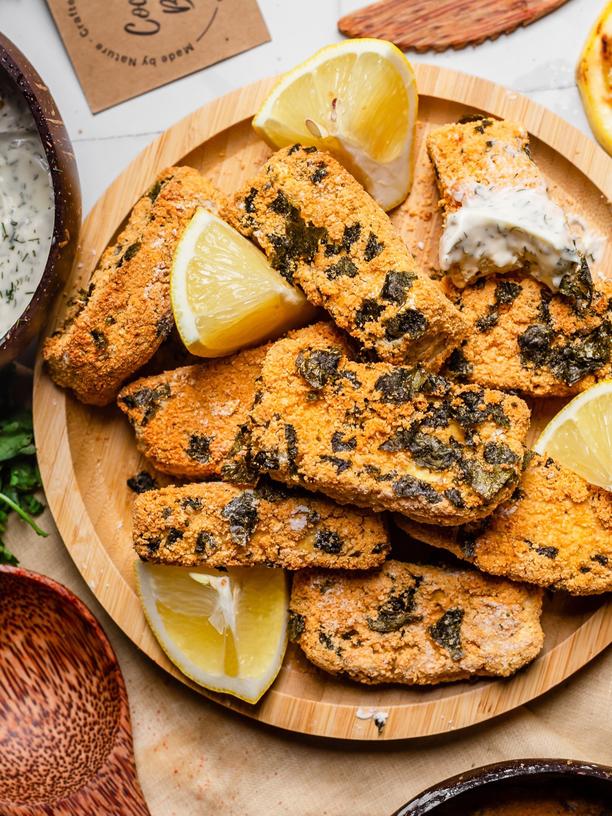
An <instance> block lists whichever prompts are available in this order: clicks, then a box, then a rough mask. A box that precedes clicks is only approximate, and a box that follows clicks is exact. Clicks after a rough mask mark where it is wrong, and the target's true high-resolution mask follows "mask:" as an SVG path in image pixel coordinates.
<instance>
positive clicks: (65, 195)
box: [0, 34, 81, 366]
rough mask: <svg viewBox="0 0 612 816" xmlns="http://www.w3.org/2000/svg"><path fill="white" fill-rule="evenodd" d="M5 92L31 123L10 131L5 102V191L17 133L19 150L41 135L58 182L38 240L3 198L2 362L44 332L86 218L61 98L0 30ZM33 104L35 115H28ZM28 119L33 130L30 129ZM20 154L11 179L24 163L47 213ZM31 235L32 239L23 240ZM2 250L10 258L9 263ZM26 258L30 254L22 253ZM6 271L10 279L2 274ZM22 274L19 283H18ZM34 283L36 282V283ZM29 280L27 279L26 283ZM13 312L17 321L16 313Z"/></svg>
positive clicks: (28, 198) (31, 191)
mask: <svg viewBox="0 0 612 816" xmlns="http://www.w3.org/2000/svg"><path fill="white" fill-rule="evenodd" d="M0 91H1V92H2V96H3V98H5V93H4V92H5V91H6V94H8V97H11V98H13V99H14V100H16V106H17V107H18V108H19V110H20V111H21V113H23V119H21V120H20V125H23V128H24V129H21V127H20V128H18V129H16V130H17V132H16V133H12V132H11V131H9V132H8V133H7V129H6V128H7V127H10V124H12V122H10V116H11V112H10V111H8V112H7V110H6V107H7V106H6V105H5V106H3V107H4V113H5V121H4V124H5V127H3V128H2V132H0V141H2V145H0V148H1V149H2V150H4V151H5V153H4V156H0V162H1V166H0V179H1V178H2V174H3V173H4V175H5V181H4V183H3V184H2V185H0V187H4V189H0V196H5V195H8V194H9V193H7V192H6V187H7V185H6V174H7V172H8V168H9V165H8V164H7V162H6V151H7V150H8V149H9V148H8V143H9V141H10V140H11V139H12V137H13V136H14V137H15V140H14V144H13V146H12V147H11V149H12V150H15V149H19V145H20V144H22V143H24V142H25V143H26V146H28V145H29V149H30V150H31V148H32V145H34V143H36V144H37V145H38V139H40V144H39V145H38V147H39V148H40V149H41V151H44V160H45V161H46V163H47V165H48V168H49V171H48V172H49V176H50V182H51V186H50V188H49V187H47V191H48V196H49V201H50V206H48V207H47V209H48V210H50V218H49V220H48V232H47V233H46V235H45V236H44V237H43V240H41V241H38V242H37V239H36V238H32V237H29V238H28V237H27V236H28V235H30V236H31V235H32V234H33V233H32V232H26V233H19V228H20V226H21V225H22V223H21V222H20V221H18V220H17V221H15V220H13V221H12V222H11V220H9V221H8V222H5V220H4V219H5V218H6V216H7V212H8V211H10V201H9V204H8V205H7V204H5V201H4V200H0V366H2V365H4V364H5V363H8V362H10V361H11V360H13V359H14V358H15V357H17V356H18V355H19V354H20V353H21V352H22V351H24V350H25V348H26V347H27V346H28V345H29V343H30V342H31V341H32V340H33V339H34V338H35V337H36V335H37V334H38V333H39V332H40V331H41V329H42V328H43V326H44V324H45V322H46V320H47V317H48V314H49V310H50V306H51V301H52V300H53V298H54V297H55V295H56V294H57V293H58V292H59V290H60V289H61V287H62V286H63V285H64V283H65V282H66V279H67V277H68V274H69V272H70V269H71V267H72V262H73V260H74V253H75V250H76V245H77V240H78V232H79V227H80V224H81V192H80V187H79V177H78V172H77V166H76V161H75V157H74V152H73V150H72V144H71V143H70V139H69V138H68V133H67V131H66V128H65V127H64V123H63V121H62V118H61V116H60V115H59V113H58V110H57V106H56V104H55V101H54V100H53V97H52V96H51V93H50V92H49V89H48V88H47V87H46V85H45V83H44V82H43V80H42V79H41V77H40V76H39V75H38V73H37V72H36V71H35V70H34V68H33V67H32V65H31V64H30V62H29V61H28V60H27V58H26V57H25V56H24V55H23V54H22V53H21V51H20V50H19V49H18V48H17V47H16V46H15V45H13V43H12V42H11V41H10V40H9V39H7V38H6V37H5V36H3V35H2V34H0ZM24 102H25V106H24V105H23V103H24ZM28 111H29V114H30V116H29V118H27V113H28ZM21 113H20V114H19V115H21ZM2 115H3V109H1V108H0V117H2ZM7 120H8V122H9V124H7ZM15 121H17V118H16V119H15ZM26 124H27V130H26V129H25V128H26ZM24 136H25V137H27V138H24ZM14 155H16V156H17V159H18V164H17V165H16V166H17V167H18V168H19V170H16V171H15V176H14V178H13V179H10V182H11V183H12V182H15V184H16V185H17V186H18V181H17V179H18V178H21V176H18V175H17V174H18V173H19V172H21V171H22V170H23V171H25V173H26V176H25V178H24V181H27V183H28V184H29V185H30V186H29V187H28V186H26V187H25V188H22V189H23V191H24V197H23V198H22V199H21V200H22V201H23V202H24V204H25V206H26V207H28V206H29V207H31V208H33V209H32V210H31V214H32V215H34V216H35V217H36V215H38V216H41V209H42V208H41V207H40V206H38V207H37V205H36V203H34V202H33V201H32V198H33V197H35V196H36V193H37V191H38V192H40V191H41V189H42V188H41V187H40V182H39V187H38V188H36V183H37V182H36V179H33V180H32V177H31V176H30V180H28V175H27V171H28V167H29V168H30V170H31V171H32V168H33V167H34V164H33V163H32V161H30V163H29V164H28V161H27V160H26V159H27V157H25V156H24V154H23V153H22V154H21V155H17V154H14ZM42 157H43V154H42V152H41V154H40V157H36V156H34V157H33V158H34V161H36V159H37V158H42ZM20 162H21V163H20ZM39 166H40V170H41V172H43V173H44V172H45V168H43V166H42V164H40V165H39ZM9 192H10V191H9ZM18 192H19V190H18V189H17V188H16V189H15V190H14V195H15V196H17V194H18ZM43 193H44V191H43ZM13 200H15V199H13ZM24 213H25V215H24V217H27V212H26V211H24ZM2 216H4V218H2ZM28 223H29V222H28ZM24 234H25V236H26V237H25V240H23V235H24ZM15 236H17V240H16V241H15V240H13V239H14V238H15ZM20 236H21V237H20ZM7 242H8V243H7ZM28 244H31V248H32V249H34V251H35V247H36V246H40V247H41V253H40V254H38V253H37V254H36V255H34V256H33V255H32V253H31V252H30V246H29V245H28ZM3 245H4V247H5V248H6V249H5V252H4V253H2V246H3ZM9 246H13V250H10V249H9ZM47 247H48V252H46V258H45V256H44V254H43V251H44V249H46V248H47ZM9 252H10V253H13V252H14V253H19V255H18V256H17V260H14V258H15V256H12V257H11V256H10V255H8V260H6V259H7V253H9ZM2 254H4V257H5V261H6V262H4V263H3V260H2V257H1V256H2ZM23 258H25V260H22V259H23ZM36 259H38V260H36ZM13 263H14V264H15V265H16V266H15V267H14V269H15V270H18V271H16V272H13V271H12V270H13V266H12V264H13ZM9 265H10V266H11V268H10V269H9ZM3 267H4V268H3ZM41 267H42V273H41ZM30 268H31V269H32V272H31V281H32V283H30V282H29V281H28V280H26V278H25V277H24V276H27V275H29V274H30V272H29V270H30ZM3 276H4V278H5V279H2V278H3ZM17 280H18V281H19V283H17V284H16V281H17ZM28 283H30V285H29V286H28ZM32 284H33V285H32ZM22 285H23V287H24V288H23V290H22V291H21V292H19V287H20V286H22ZM26 286H28V288H27V289H26V288H25V287H26ZM11 287H13V288H11ZM13 317H14V320H12V318H13Z"/></svg>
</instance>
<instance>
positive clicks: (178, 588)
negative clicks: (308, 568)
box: [136, 561, 289, 703]
mask: <svg viewBox="0 0 612 816" xmlns="http://www.w3.org/2000/svg"><path fill="white" fill-rule="evenodd" d="M136 585H137V590H138V594H139V595H140V600H141V602H142V605H143V608H144V612H145V616H146V618H147V621H148V623H149V625H150V627H151V629H152V630H153V633H154V634H155V637H156V638H157V640H158V641H159V643H160V645H161V647H162V649H163V650H164V652H165V653H166V654H167V655H168V657H169V658H170V660H171V661H172V662H173V663H174V664H175V666H177V667H178V668H179V669H180V670H181V671H182V672H183V674H186V675H187V677H190V678H191V679H192V680H193V681H195V682H196V683H199V684H200V685H201V686H204V687H205V688H207V689H210V690H211V691H220V692H224V693H225V694H232V695H234V696H235V697H239V698H240V699H241V700H244V701H245V702H247V703H256V702H257V701H258V700H259V698H260V697H261V696H262V694H264V692H265V691H267V689H268V688H269V687H270V686H271V685H272V683H273V682H274V679H275V677H276V675H277V674H278V672H279V670H280V667H281V664H282V662H283V656H284V654H285V649H286V647H287V608H288V605H289V596H288V591H287V581H286V578H285V574H284V573H283V571H282V570H281V569H268V568H267V567H248V568H247V567H240V568H232V569H228V570H227V572H221V571H219V570H214V569H204V568H198V569H190V568H187V567H168V566H163V565H159V564H148V563H144V562H142V561H138V562H137V563H136Z"/></svg>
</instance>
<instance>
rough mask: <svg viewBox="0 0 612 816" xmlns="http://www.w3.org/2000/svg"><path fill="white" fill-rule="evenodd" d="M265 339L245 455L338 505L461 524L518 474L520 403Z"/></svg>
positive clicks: (303, 340) (525, 416) (293, 341)
mask: <svg viewBox="0 0 612 816" xmlns="http://www.w3.org/2000/svg"><path fill="white" fill-rule="evenodd" d="M313 328H314V327H311V328H310V329H309V334H308V335H307V336H306V335H305V336H302V335H301V334H300V332H299V331H297V332H295V333H294V335H293V336H292V337H288V338H285V339H283V340H279V341H277V342H276V343H274V344H272V346H271V348H270V350H269V351H268V353H267V354H266V357H265V359H264V362H263V366H262V374H261V384H260V386H259V392H258V394H257V396H256V398H255V403H254V405H253V409H252V411H251V420H250V437H249V439H250V445H251V449H252V450H251V455H252V461H253V462H254V464H255V466H256V467H258V468H259V469H260V470H262V471H264V472H268V473H270V474H271V475H272V476H273V478H275V479H277V480H279V481H282V482H285V483H287V484H301V485H303V486H304V487H306V488H308V489H310V490H314V491H320V492H322V493H324V494H326V495H328V496H331V497H332V498H334V499H336V500H337V501H340V502H346V503H348V504H356V505H359V506H362V507H372V508H374V509H376V510H396V511H398V512H401V513H404V514H405V515H408V516H410V517H411V518H415V519H417V520H420V521H426V522H429V523H437V524H451V525H452V524H461V523H463V522H466V521H470V520H473V519H477V518H481V517H483V516H486V515H489V514H490V513H491V512H492V510H493V509H494V508H495V507H496V506H497V505H498V504H499V503H500V502H501V501H503V500H504V499H506V498H508V497H509V496H510V494H511V493H512V491H513V489H514V487H515V485H516V482H517V481H518V479H519V476H520V472H521V462H522V459H523V444H522V443H523V440H524V439H525V435H526V432H527V426H528V422H529V410H528V408H527V406H526V405H525V403H524V402H523V401H522V400H521V399H519V398H518V397H516V396H511V395H508V394H504V393H502V392H500V391H493V390H487V389H483V388H480V387H478V386H453V385H451V384H450V383H449V382H448V381H447V380H445V379H444V378H443V377H440V376H438V375H436V374H431V373H430V372H427V371H425V370H423V369H421V368H404V367H399V366H392V365H389V364H388V363H359V362H354V361H352V360H349V359H348V358H347V357H346V356H345V355H344V354H343V350H342V349H341V348H339V347H338V346H336V345H334V343H333V342H332V343H330V341H329V339H328V338H327V337H321V339H320V340H319V341H318V342H317V341H316V340H313Z"/></svg>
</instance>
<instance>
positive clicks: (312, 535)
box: [133, 482, 389, 570]
mask: <svg viewBox="0 0 612 816" xmlns="http://www.w3.org/2000/svg"><path fill="white" fill-rule="evenodd" d="M133 536H134V549H135V550H136V552H137V553H138V555H139V556H140V557H141V558H142V559H143V560H144V561H153V562H155V563H158V564H175V565H180V566H184V567H195V566H207V567H241V566H252V565H256V564H266V565H269V566H277V567H284V568H285V569H291V570H296V569H303V568H304V567H309V566H318V567H326V568H342V569H360V570H362V569H372V568H373V567H378V566H380V565H381V564H382V562H383V561H384V560H385V558H386V557H387V554H388V552H389V540H388V536H387V532H386V529H385V525H384V523H383V521H382V518H381V517H380V516H378V515H376V514H375V513H371V512H369V511H364V510H358V509H357V508H348V507H338V505H336V504H334V503H333V502H331V501H329V500H328V499H325V498H323V497H320V496H310V495H302V494H301V493H299V492H297V491H287V490H286V489H283V488H282V487H281V486H280V485H273V484H266V485H261V486H260V487H258V488H257V489H241V488H239V487H236V486H234V485H230V484H225V483H223V482H206V483H203V484H190V485H185V486H183V487H164V488H161V489H160V490H150V491H147V492H146V493H142V494H141V495H140V496H138V497H137V498H136V501H135V502H134V524H133Z"/></svg>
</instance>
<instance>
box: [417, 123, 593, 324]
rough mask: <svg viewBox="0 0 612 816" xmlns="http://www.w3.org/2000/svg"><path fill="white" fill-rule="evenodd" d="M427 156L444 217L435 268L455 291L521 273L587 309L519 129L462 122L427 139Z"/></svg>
mask: <svg viewBox="0 0 612 816" xmlns="http://www.w3.org/2000/svg"><path fill="white" fill-rule="evenodd" d="M427 149H428V151H429V156H430V158H431V160H432V163H433V166H434V171H435V175H436V180H437V183H438V190H439V193H440V205H441V206H442V208H443V211H444V232H443V235H442V238H441V242H440V265H441V267H442V269H443V270H444V271H445V272H446V273H447V274H448V275H449V276H450V277H451V279H452V280H453V281H454V282H455V283H456V284H457V285H459V286H463V285H465V283H466V282H468V281H470V280H471V279H472V278H474V277H477V276H482V275H490V274H496V273H503V272H512V271H516V270H517V269H524V270H525V271H526V272H529V273H530V274H532V275H533V276H534V277H535V278H537V279H539V280H544V281H545V282H546V283H548V285H549V286H550V287H551V289H553V290H555V291H556V290H557V289H558V290H559V291H560V292H562V293H563V294H564V295H565V296H566V297H567V298H568V300H571V301H572V303H574V304H575V305H576V306H578V307H579V308H580V309H582V308H585V307H588V306H589V304H590V301H591V297H592V289H593V281H592V278H591V273H590V270H589V266H588V263H587V261H586V259H585V258H584V256H583V255H582V254H581V253H580V252H579V251H578V248H577V246H576V242H575V240H574V239H573V237H572V235H571V232H570V229H569V224H568V220H567V217H566V215H565V214H564V212H563V210H562V209H561V208H560V207H559V206H558V205H557V204H556V203H555V202H553V201H552V199H551V198H550V196H549V195H548V188H547V184H546V179H545V178H544V176H543V175H542V173H541V172H540V170H539V168H538V167H537V165H536V164H535V162H534V161H533V159H532V158H531V152H530V150H529V137H528V135H527V131H526V130H525V128H524V127H522V126H521V125H517V124H515V123H513V122H504V121H501V122H500V121H496V120H494V119H489V118H487V117H485V116H480V117H478V116H468V117H465V119H464V120H460V121H459V122H458V123H456V124H451V125H444V126H443V127H440V128H436V129H435V130H433V131H431V133H430V134H429V136H428V138H427Z"/></svg>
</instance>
